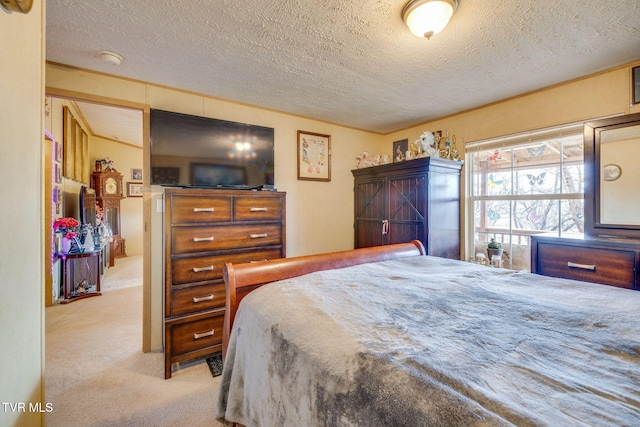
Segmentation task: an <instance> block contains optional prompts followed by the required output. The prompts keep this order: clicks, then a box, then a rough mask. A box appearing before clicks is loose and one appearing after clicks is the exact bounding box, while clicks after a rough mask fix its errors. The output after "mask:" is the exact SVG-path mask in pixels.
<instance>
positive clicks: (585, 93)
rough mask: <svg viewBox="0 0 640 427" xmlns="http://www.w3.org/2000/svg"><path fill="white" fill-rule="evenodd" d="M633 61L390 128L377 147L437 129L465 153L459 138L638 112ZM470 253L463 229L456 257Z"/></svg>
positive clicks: (469, 220) (467, 217) (469, 218)
mask: <svg viewBox="0 0 640 427" xmlns="http://www.w3.org/2000/svg"><path fill="white" fill-rule="evenodd" d="M636 65H640V61H638V62H636V63H633V64H628V65H625V66H622V67H618V68H615V69H612V70H609V71H606V72H602V73H599V74H597V75H593V76H588V77H583V78H581V79H577V80H574V81H571V82H567V83H565V84H561V85H557V86H554V87H550V88H547V89H544V90H539V91H536V92H532V93H529V94H525V95H522V96H519V97H516V98H512V99H508V100H504V101H501V102H496V103H494V104H491V105H488V106H484V107H481V108H477V109H474V110H470V111H465V112H461V113H459V114H455V115H452V116H449V117H445V118H442V119H438V120H434V121H431V122H425V123H422V124H420V125H418V126H413V127H411V128H408V129H404V130H402V131H398V132H394V133H391V134H389V135H386V141H385V142H384V145H383V146H381V147H380V148H379V150H385V149H386V150H387V151H386V152H388V153H391V144H392V141H398V140H401V139H405V138H407V139H409V141H414V140H416V139H418V137H419V136H420V135H421V134H422V133H423V132H424V131H438V130H442V131H443V132H449V134H452V135H455V136H456V139H457V142H458V144H457V146H458V149H459V150H460V152H461V155H464V144H466V143H470V142H474V141H479V140H484V139H488V138H494V137H499V136H503V135H510V134H516V133H521V132H527V131H530V130H535V129H543V128H548V127H552V126H557V125H562V124H568V123H575V122H580V121H588V120H591V119H595V118H599V117H605V116H611V115H616V114H629V113H637V112H640V104H636V105H631V68H632V67H634V66H636ZM637 150H640V147H638V148H637ZM464 170H465V169H464V168H463V174H464ZM465 194H466V191H465V188H464V186H463V188H462V198H463V200H462V206H463V215H462V218H463V222H464V224H466V226H467V227H468V228H472V227H473V213H472V212H466V205H465V203H464V196H465ZM464 224H463V230H464ZM473 253H474V248H473V234H472V233H468V234H466V235H465V234H464V232H463V236H462V254H461V257H462V259H467V258H468V257H470V256H472V255H473Z"/></svg>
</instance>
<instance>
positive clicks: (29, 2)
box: [0, 0, 33, 13]
mask: <svg viewBox="0 0 640 427" xmlns="http://www.w3.org/2000/svg"><path fill="white" fill-rule="evenodd" d="M0 4H1V5H2V6H4V7H5V9H7V10H11V11H13V12H20V13H29V11H30V10H31V7H32V6H33V0H0Z"/></svg>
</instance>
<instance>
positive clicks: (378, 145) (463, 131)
mask: <svg viewBox="0 0 640 427" xmlns="http://www.w3.org/2000/svg"><path fill="white" fill-rule="evenodd" d="M631 65H634V64H631ZM630 68H631V66H625V67H620V68H617V69H613V70H610V71H608V72H603V73H600V74H598V75H594V76H590V77H585V78H582V79H578V80H575V81H572V82H569V83H566V84H563V85H558V86H555V87H552V88H548V89H546V90H541V91H537V92H534V93H531V94H526V95H523V96H521V97H517V98H514V99H510V100H506V101H503V102H499V103H495V104H492V105H489V106H486V107H483V108H478V109H474V110H471V111H466V112H462V113H460V114H456V115H452V116H450V117H446V118H443V119H440V120H436V121H433V122H425V123H423V124H420V125H418V126H414V127H411V128H408V129H405V130H402V131H398V132H393V133H390V134H387V135H380V134H375V133H368V132H362V131H358V130H354V129H350V128H346V127H343V126H337V125H333V124H329V123H324V122H320V121H317V120H311V119H306V118H302V117H298V116H295V115H290V114H283V113H279V112H275V111H270V110H266V109H259V108H253V107H250V106H246V105H241V104H237V103H232V102H227V101H224V100H219V99H215V98H210V97H205V96H201V95H197V94H192V93H186V92H182V91H178V90H172V89H168V88H165V87H159V86H155V85H151V84H145V83H143V82H137V81H131V80H125V79H118V78H114V77H111V76H106V75H102V74H97V73H91V72H86V71H82V70H75V69H71V68H67V67H62V66H58V65H51V64H49V65H48V66H47V70H46V71H47V74H46V77H47V80H46V81H47V86H48V87H53V88H57V89H62V90H68V91H75V92H79V93H86V94H90V95H91V96H104V97H106V96H109V97H111V98H116V99H121V100H126V101H130V102H135V103H140V104H145V105H148V106H150V107H151V108H158V109H164V110H170V111H177V112H181V113H187V114H194V115H202V116H207V117H215V118H219V119H224V120H232V121H238V122H246V123H252V124H256V125H261V126H268V127H273V128H274V129H275V153H276V169H275V182H276V186H277V188H278V190H280V191H285V192H286V193H287V212H286V215H287V217H286V220H287V255H288V256H297V255H307V254H313V253H321V252H328V251H334V250H343V249H350V248H352V247H353V177H352V174H351V169H353V168H354V167H355V157H356V156H357V155H358V154H359V153H361V152H362V151H364V150H367V151H369V152H370V153H371V154H372V155H374V154H383V153H386V154H389V155H391V154H392V153H391V151H392V150H391V147H392V143H393V141H397V140H401V139H405V138H407V139H409V141H414V140H415V139H417V138H418V137H419V135H420V134H421V133H422V132H424V131H425V130H431V131H434V130H442V131H448V132H450V133H451V134H455V135H456V137H457V141H458V144H459V145H458V146H459V148H460V150H461V151H464V150H463V144H464V143H465V142H471V141H476V140H480V139H485V138H490V137H495V136H500V135H507V134H512V133H517V132H522V131H528V130H532V129H538V128H544V127H549V126H554V125H558V124H564V123H569V122H575V121H579V120H588V119H591V118H595V117H601V116H607V115H612V114H620V113H629V112H635V111H633V108H632V107H631V106H630ZM297 130H305V131H310V132H317V133H323V134H329V135H331V147H332V172H331V175H332V180H331V182H326V183H325V182H310V181H298V180H297V171H296V167H297V165H296V155H297V152H296V132H297ZM148 190H151V189H148ZM160 192H161V188H159V187H158V188H154V191H149V193H148V196H147V200H149V201H150V203H149V206H150V211H151V215H150V226H151V229H152V237H151V239H152V242H151V245H150V247H151V249H150V252H151V253H150V255H151V258H152V261H153V265H156V266H157V265H161V261H162V253H161V251H159V249H160V248H161V247H162V235H161V233H160V232H159V230H160V228H161V219H162V213H161V212H159V211H158V209H157V201H158V200H161V194H159V193H160ZM463 194H464V192H463ZM463 204H464V203H463ZM464 240H465V239H464V238H463V242H464ZM161 277H162V271H161V269H159V268H157V267H156V268H155V269H154V271H153V272H152V288H153V291H152V300H153V303H152V308H151V318H152V320H151V323H152V330H153V331H152V336H153V338H152V341H153V344H152V348H154V349H159V348H160V347H161V341H162V340H161V334H160V331H161V313H162V305H161V302H162V293H161V291H162V282H161V280H162V279H161Z"/></svg>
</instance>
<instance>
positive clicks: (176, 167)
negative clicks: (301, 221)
mask: <svg viewBox="0 0 640 427" xmlns="http://www.w3.org/2000/svg"><path fill="white" fill-rule="evenodd" d="M150 140H151V149H150V151H151V176H150V181H151V184H152V185H164V186H178V187H204V188H208V187H222V188H261V187H263V188H264V187H267V188H268V187H273V185H274V174H273V171H274V131H273V128H269V127H263V126H256V125H251V124H245V123H236V122H230V121H225V120H218V119H212V118H207V117H200V116H192V115H188V114H181V113H175V112H170V111H163V110H156V109H152V110H151V111H150Z"/></svg>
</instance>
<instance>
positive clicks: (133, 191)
mask: <svg viewBox="0 0 640 427" xmlns="http://www.w3.org/2000/svg"><path fill="white" fill-rule="evenodd" d="M143 195H144V187H143V186H142V183H141V182H127V197H142V196H143Z"/></svg>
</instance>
